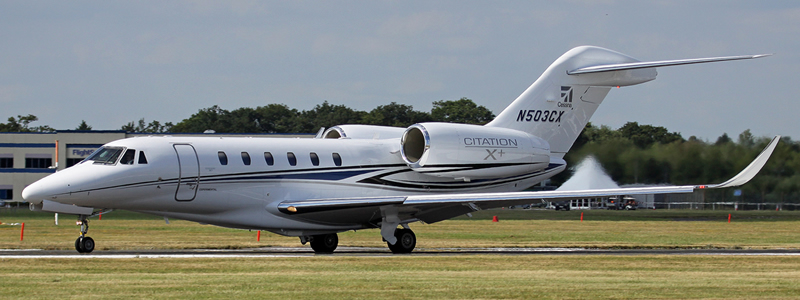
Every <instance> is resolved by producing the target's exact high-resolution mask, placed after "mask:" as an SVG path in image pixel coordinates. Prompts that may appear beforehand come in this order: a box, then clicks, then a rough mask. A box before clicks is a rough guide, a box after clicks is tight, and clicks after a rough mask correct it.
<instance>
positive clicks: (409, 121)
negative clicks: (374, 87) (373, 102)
mask: <svg viewBox="0 0 800 300" xmlns="http://www.w3.org/2000/svg"><path fill="white" fill-rule="evenodd" d="M362 121H363V123H364V124H370V125H382V126H395V127H408V126H410V125H413V124H415V123H420V122H429V121H432V119H431V115H430V114H428V113H426V112H421V111H416V110H414V107H412V106H411V105H404V104H397V103H395V102H392V103H389V104H387V105H380V106H378V107H376V108H375V109H373V110H371V111H370V112H369V113H367V114H366V115H365V116H364V119H363V120H362Z"/></svg>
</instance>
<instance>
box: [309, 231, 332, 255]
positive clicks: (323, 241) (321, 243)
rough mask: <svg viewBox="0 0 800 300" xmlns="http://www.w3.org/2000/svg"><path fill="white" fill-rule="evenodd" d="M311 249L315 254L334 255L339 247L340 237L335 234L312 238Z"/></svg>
mask: <svg viewBox="0 0 800 300" xmlns="http://www.w3.org/2000/svg"><path fill="white" fill-rule="evenodd" d="M311 237H312V239H311V249H314V253H333V250H336V247H337V246H339V235H338V234H335V233H330V234H320V235H314V236H311Z"/></svg>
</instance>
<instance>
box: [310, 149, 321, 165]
mask: <svg viewBox="0 0 800 300" xmlns="http://www.w3.org/2000/svg"><path fill="white" fill-rule="evenodd" d="M309 156H311V164H312V165H315V166H319V156H318V155H317V154H316V153H314V152H311V153H310V154H309Z"/></svg>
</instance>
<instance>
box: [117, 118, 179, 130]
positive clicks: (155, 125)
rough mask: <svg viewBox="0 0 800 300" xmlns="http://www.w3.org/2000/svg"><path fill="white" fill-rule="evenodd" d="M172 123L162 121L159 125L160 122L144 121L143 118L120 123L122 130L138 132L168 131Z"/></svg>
mask: <svg viewBox="0 0 800 300" xmlns="http://www.w3.org/2000/svg"><path fill="white" fill-rule="evenodd" d="M173 126H174V125H173V124H172V122H167V123H164V125H161V122H159V121H156V120H153V121H152V122H150V123H146V122H145V120H144V118H141V119H139V122H137V123H134V122H128V124H125V125H122V128H120V129H122V130H124V131H127V132H140V133H165V132H169V131H170V129H171V128H172V127H173Z"/></svg>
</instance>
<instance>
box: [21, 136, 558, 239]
mask: <svg viewBox="0 0 800 300" xmlns="http://www.w3.org/2000/svg"><path fill="white" fill-rule="evenodd" d="M104 147H117V148H119V149H121V151H122V152H123V153H124V152H125V151H127V150H135V153H136V156H135V157H133V161H132V163H131V164H124V163H122V162H121V161H124V160H123V159H117V160H116V163H97V162H94V161H91V160H87V161H84V162H82V163H80V164H78V165H75V166H73V167H70V168H67V169H65V170H63V171H60V172H58V173H55V174H52V175H50V176H48V177H46V178H44V179H42V180H40V181H38V182H36V183H34V184H32V185H31V186H29V187H28V188H27V189H26V190H25V193H26V199H37V198H41V199H44V200H49V201H55V202H59V203H64V204H74V205H77V206H83V207H94V208H110V209H124V210H132V211H139V212H145V213H151V214H156V215H163V216H166V217H173V218H180V219H186V220H191V221H196V222H202V223H208V224H214V225H220V226H226V227H233V228H244V229H259V230H269V231H272V232H276V233H279V234H284V235H291V236H298V235H305V234H309V233H310V232H317V231H319V232H324V231H331V230H333V231H341V230H350V229H362V228H367V227H365V226H364V225H363V224H357V223H354V224H344V225H343V224H335V225H332V224H318V223H309V222H304V221H302V220H298V219H293V218H292V217H290V216H287V215H285V214H283V213H281V212H279V211H278V209H277V205H278V204H279V203H280V202H281V201H286V200H306V199H331V198H353V197H379V196H393V195H412V194H425V193H472V192H505V191H519V190H523V189H525V188H527V187H530V186H531V185H534V184H536V183H538V182H541V181H542V180H544V179H547V178H549V177H551V176H553V175H555V174H557V173H558V172H560V171H562V170H563V169H564V162H563V160H561V159H556V160H555V161H554V162H551V163H550V165H549V166H547V167H545V168H543V169H541V170H537V171H535V172H531V173H527V174H521V175H514V176H497V177H495V178H491V179H480V180H468V179H464V178H448V177H440V176H432V175H427V174H423V173H420V172H415V171H414V170H412V169H411V168H410V167H409V166H408V165H407V164H406V163H405V162H404V161H403V158H402V157H401V155H400V153H399V152H400V142H399V138H395V139H378V140H372V139H347V138H344V139H299V138H249V137H241V138H239V137H235V138H230V137H169V136H167V137H138V138H131V139H124V140H118V141H114V142H111V143H108V144H106V145H104ZM221 153H223V154H221ZM292 155H293V156H294V159H293V160H292V159H290V156H292ZM141 156H144V157H145V158H144V160H143V159H142V158H141ZM221 156H224V158H222V159H221ZM270 157H271V159H270ZM495 157H496V159H498V160H499V161H498V162H502V159H503V158H502V157H501V156H499V155H495ZM248 158H249V163H247V160H248ZM483 158H484V157H483V155H482V156H481V157H480V158H479V159H483ZM487 159H488V158H487ZM225 160H227V162H226V163H225V164H223V162H225ZM293 161H294V162H293ZM464 167H474V165H471V166H462V168H464ZM486 169H487V171H489V172H491V171H490V170H488V169H492V168H491V167H486ZM32 202H33V201H32Z"/></svg>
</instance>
